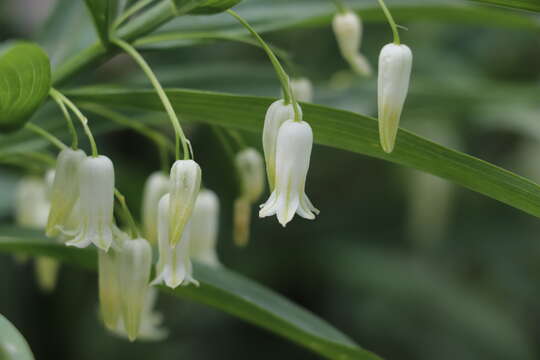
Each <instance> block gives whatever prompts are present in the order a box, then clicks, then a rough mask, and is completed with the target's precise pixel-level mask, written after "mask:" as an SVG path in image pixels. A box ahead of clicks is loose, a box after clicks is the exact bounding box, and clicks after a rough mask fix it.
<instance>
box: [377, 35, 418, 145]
mask: <svg viewBox="0 0 540 360" xmlns="http://www.w3.org/2000/svg"><path fill="white" fill-rule="evenodd" d="M412 60H413V56H412V52H411V49H409V47H408V46H407V45H397V44H388V45H385V46H384V47H383V48H382V50H381V54H380V56H379V83H378V103H379V136H380V141H381V146H382V148H383V150H384V151H385V152H387V153H391V152H392V150H393V149H394V144H395V141H396V135H397V131H398V128H399V120H400V118H401V111H402V110H403V105H404V103H405V99H406V97H407V92H408V90H409V80H410V77H411V68H412Z"/></svg>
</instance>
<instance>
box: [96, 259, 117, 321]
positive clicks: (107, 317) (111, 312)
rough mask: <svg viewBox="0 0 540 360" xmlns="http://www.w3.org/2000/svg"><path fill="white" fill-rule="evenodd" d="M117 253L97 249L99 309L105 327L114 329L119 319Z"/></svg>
mask: <svg viewBox="0 0 540 360" xmlns="http://www.w3.org/2000/svg"><path fill="white" fill-rule="evenodd" d="M119 270H120V265H119V253H118V252H117V251H115V250H114V249H110V250H109V251H107V252H105V251H103V250H100V249H98V285H99V308H100V312H101V317H102V319H103V322H104V323H105V326H106V327H107V328H108V329H110V330H112V329H116V326H117V324H118V320H119V319H120V310H121V299H120V274H119Z"/></svg>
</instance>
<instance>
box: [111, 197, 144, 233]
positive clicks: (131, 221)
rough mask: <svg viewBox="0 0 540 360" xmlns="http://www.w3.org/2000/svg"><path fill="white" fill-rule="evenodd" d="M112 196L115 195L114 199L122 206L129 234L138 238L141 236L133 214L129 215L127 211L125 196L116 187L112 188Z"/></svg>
mask: <svg viewBox="0 0 540 360" xmlns="http://www.w3.org/2000/svg"><path fill="white" fill-rule="evenodd" d="M114 196H115V197H116V200H118V203H120V206H121V207H122V211H123V212H124V217H125V219H126V221H127V223H128V226H129V229H130V232H131V234H130V235H131V236H132V237H133V238H138V237H140V236H141V234H140V232H139V228H138V227H137V224H136V223H135V220H134V219H133V215H131V211H129V207H128V206H127V202H126V197H125V196H124V195H122V193H121V192H120V191H119V190H118V189H114Z"/></svg>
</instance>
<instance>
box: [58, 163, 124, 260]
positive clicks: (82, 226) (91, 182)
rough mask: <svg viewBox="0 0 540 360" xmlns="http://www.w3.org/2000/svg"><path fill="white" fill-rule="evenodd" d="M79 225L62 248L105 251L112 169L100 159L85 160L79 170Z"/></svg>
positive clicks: (109, 225) (111, 200)
mask: <svg viewBox="0 0 540 360" xmlns="http://www.w3.org/2000/svg"><path fill="white" fill-rule="evenodd" d="M79 189H80V198H79V212H80V223H79V226H78V228H77V230H76V231H75V232H73V233H72V234H69V235H73V236H74V238H73V239H72V240H70V241H68V242H67V243H66V244H67V245H70V246H76V247H80V248H83V247H87V246H88V245H90V244H92V243H93V244H94V245H96V246H97V247H98V248H100V249H102V250H104V251H107V250H108V249H109V247H110V246H111V243H112V240H113V208H114V167H113V164H112V161H111V160H110V159H109V158H108V157H106V156H103V155H100V156H97V157H87V158H85V159H84V160H83V161H82V163H81V165H80V168H79Z"/></svg>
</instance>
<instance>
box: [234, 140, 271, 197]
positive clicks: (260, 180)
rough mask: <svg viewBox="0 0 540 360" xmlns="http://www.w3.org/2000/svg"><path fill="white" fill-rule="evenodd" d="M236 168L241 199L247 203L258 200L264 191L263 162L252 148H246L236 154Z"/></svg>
mask: <svg viewBox="0 0 540 360" xmlns="http://www.w3.org/2000/svg"><path fill="white" fill-rule="evenodd" d="M235 162H236V167H237V169H238V173H239V175H240V182H241V194H240V196H241V197H246V198H247V199H248V200H249V201H251V202H255V201H257V200H259V198H260V197H261V195H262V193H263V191H264V183H265V179H264V160H263V158H262V156H261V154H260V153H259V152H258V151H257V150H255V149H254V148H246V149H244V150H242V151H240V152H239V153H238V154H236V158H235Z"/></svg>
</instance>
